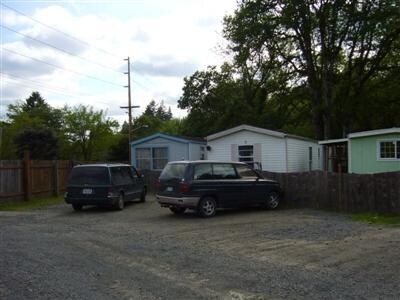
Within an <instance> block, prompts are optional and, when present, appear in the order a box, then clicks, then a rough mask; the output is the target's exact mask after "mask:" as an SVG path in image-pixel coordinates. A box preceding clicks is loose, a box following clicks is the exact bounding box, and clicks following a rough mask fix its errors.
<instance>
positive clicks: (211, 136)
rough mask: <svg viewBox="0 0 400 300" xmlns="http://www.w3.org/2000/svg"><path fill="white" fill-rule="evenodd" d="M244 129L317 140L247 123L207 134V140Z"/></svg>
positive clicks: (279, 136)
mask: <svg viewBox="0 0 400 300" xmlns="http://www.w3.org/2000/svg"><path fill="white" fill-rule="evenodd" d="M244 130H247V131H251V132H255V133H260V134H265V135H269V136H274V137H278V138H285V137H290V138H294V139H299V140H305V141H310V142H317V141H315V140H313V139H310V138H306V137H302V136H298V135H293V134H288V133H284V132H280V131H274V130H269V129H265V128H260V127H255V126H250V125H246V124H243V125H239V126H236V127H233V128H230V129H227V130H224V131H220V132H217V133H214V134H211V135H209V136H207V138H206V139H207V141H212V140H216V139H219V138H221V137H224V136H227V135H230V134H233V133H236V132H239V131H244Z"/></svg>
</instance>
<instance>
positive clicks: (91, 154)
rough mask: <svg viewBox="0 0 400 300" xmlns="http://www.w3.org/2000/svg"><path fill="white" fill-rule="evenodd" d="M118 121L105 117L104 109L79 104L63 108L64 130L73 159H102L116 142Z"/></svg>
mask: <svg viewBox="0 0 400 300" xmlns="http://www.w3.org/2000/svg"><path fill="white" fill-rule="evenodd" d="M117 128H118V123H117V122H116V121H114V120H111V119H110V118H106V117H105V113H104V111H102V110H100V111H94V110H93V108H92V107H89V106H83V105H79V106H77V107H72V108H70V107H65V108H64V132H65V136H66V138H67V140H68V141H69V142H70V151H71V153H73V155H74V158H75V159H79V160H85V161H91V160H104V159H106V157H107V154H108V153H107V151H108V149H109V147H110V145H112V144H114V143H115V142H116V140H115V138H114V130H116V129H117Z"/></svg>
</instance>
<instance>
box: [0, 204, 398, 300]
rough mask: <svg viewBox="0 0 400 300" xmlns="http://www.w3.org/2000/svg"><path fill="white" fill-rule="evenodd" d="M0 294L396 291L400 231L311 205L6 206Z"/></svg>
mask: <svg viewBox="0 0 400 300" xmlns="http://www.w3.org/2000/svg"><path fill="white" fill-rule="evenodd" d="M0 228H1V231H0V253H1V255H0V299H378V298H379V299H399V298H400V290H399V286H400V272H399V270H400V259H399V249H400V229H396V228H389V227H379V226H369V225H366V224H361V223H356V222H352V221H350V220H349V219H348V218H347V217H345V216H342V215H338V214H334V213H327V212H321V211H315V210H304V209H301V210H300V209H290V210H277V211H264V210H259V209H249V210H245V211H223V212H219V213H218V214H217V215H216V216H215V217H214V218H212V219H201V218H198V217H197V216H196V215H195V214H194V213H190V212H189V213H186V214H185V215H183V216H174V215H173V214H171V213H170V212H169V210H168V209H165V208H160V207H159V206H158V204H157V203H156V202H155V201H154V198H151V199H149V200H148V202H146V203H134V204H131V205H128V206H127V207H126V208H125V210H123V211H120V212H115V211H108V210H105V209H99V208H88V209H85V210H84V211H83V212H79V213H75V212H73V211H72V209H71V207H70V206H67V205H63V204H62V205H56V206H51V207H47V208H45V209H40V210H35V211H31V212H24V213H13V212H0Z"/></svg>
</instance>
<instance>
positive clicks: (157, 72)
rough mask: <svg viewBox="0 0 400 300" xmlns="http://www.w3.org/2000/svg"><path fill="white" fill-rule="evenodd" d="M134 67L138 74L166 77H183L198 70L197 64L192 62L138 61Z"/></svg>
mask: <svg viewBox="0 0 400 300" xmlns="http://www.w3.org/2000/svg"><path fill="white" fill-rule="evenodd" d="M133 67H134V68H135V70H136V72H137V73H138V74H144V75H150V76H165V77H183V76H187V75H188V74H191V73H193V72H194V70H196V68H197V65H196V64H194V63H190V62H166V63H146V62H140V61H138V62H136V63H135V64H134V65H133Z"/></svg>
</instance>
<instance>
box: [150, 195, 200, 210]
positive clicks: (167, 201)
mask: <svg viewBox="0 0 400 300" xmlns="http://www.w3.org/2000/svg"><path fill="white" fill-rule="evenodd" d="M156 197H157V201H158V203H160V205H161V206H162V207H171V206H177V207H185V208H197V206H198V204H199V200H200V197H180V198H178V197H167V196H160V195H157V196H156Z"/></svg>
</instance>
